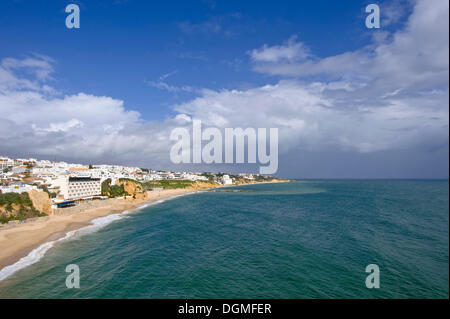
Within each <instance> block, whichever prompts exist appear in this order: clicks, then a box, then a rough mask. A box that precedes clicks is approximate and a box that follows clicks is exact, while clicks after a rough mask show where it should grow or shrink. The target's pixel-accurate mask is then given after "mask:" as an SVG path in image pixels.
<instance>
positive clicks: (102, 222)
mask: <svg viewBox="0 0 450 319" xmlns="http://www.w3.org/2000/svg"><path fill="white" fill-rule="evenodd" d="M189 194H192V193H185V194H181V195H176V196H171V197H167V198H163V199H159V200H156V201H153V202H148V203H145V204H143V205H141V206H139V207H137V208H135V209H130V210H125V211H123V212H121V213H118V214H111V215H107V216H104V217H99V218H96V219H93V220H91V221H90V223H91V224H90V225H88V226H85V227H82V228H79V229H76V230H72V231H69V232H67V233H66V234H65V236H64V237H61V238H59V239H57V240H53V241H48V242H45V243H43V244H42V245H40V246H39V247H37V248H35V249H33V250H32V251H31V252H30V253H29V254H28V255H26V256H25V257H22V258H21V259H20V260H19V261H17V262H16V263H14V264H12V265H9V266H6V267H4V268H3V269H1V270H0V281H2V280H4V279H6V278H7V277H9V276H11V275H13V274H14V273H16V272H17V271H19V270H21V269H23V268H26V267H28V266H30V265H32V264H35V263H37V262H38V261H39V260H41V258H42V257H44V256H45V254H46V253H47V251H48V250H49V249H50V248H52V247H53V246H54V245H55V244H56V243H58V242H62V241H64V240H67V239H73V238H77V237H79V236H82V235H85V234H89V233H92V232H95V231H97V230H99V229H101V228H103V227H105V226H107V225H109V224H111V223H112V222H114V221H116V220H120V219H122V218H124V217H126V215H128V214H130V213H134V212H136V211H139V210H142V209H144V208H146V207H149V206H153V205H156V204H160V203H163V202H165V201H167V200H170V199H174V198H177V197H181V196H184V195H189Z"/></svg>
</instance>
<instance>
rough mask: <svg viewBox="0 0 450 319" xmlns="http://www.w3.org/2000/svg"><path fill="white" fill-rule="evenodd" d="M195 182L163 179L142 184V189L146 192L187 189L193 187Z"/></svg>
mask: <svg viewBox="0 0 450 319" xmlns="http://www.w3.org/2000/svg"><path fill="white" fill-rule="evenodd" d="M194 183H195V182H192V181H188V180H178V179H177V180H173V179H164V180H160V181H151V182H147V183H145V184H144V187H145V188H146V189H148V190H150V189H152V188H164V189H176V188H188V187H191V186H193V185H194Z"/></svg>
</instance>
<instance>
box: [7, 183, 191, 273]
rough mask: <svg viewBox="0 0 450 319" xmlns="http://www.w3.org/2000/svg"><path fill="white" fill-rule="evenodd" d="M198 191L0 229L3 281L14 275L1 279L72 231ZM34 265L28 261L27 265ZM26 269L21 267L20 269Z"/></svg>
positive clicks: (158, 194)
mask: <svg viewBox="0 0 450 319" xmlns="http://www.w3.org/2000/svg"><path fill="white" fill-rule="evenodd" d="M195 192H197V190H193V189H169V190H161V191H152V192H148V194H149V197H148V199H146V200H134V201H128V200H125V199H112V200H109V202H105V203H104V205H101V206H99V207H93V208H88V209H86V210H83V211H80V212H77V213H72V214H64V213H62V214H57V215H51V216H47V217H44V218H38V219H35V220H32V221H29V222H26V223H23V224H18V225H14V226H13V227H8V228H4V229H0V281H1V280H3V279H5V278H6V277H9V275H12V273H13V272H10V273H9V274H7V275H6V276H5V275H4V276H1V274H2V272H4V270H5V269H6V268H8V267H9V266H14V265H15V264H17V263H20V262H26V261H25V260H24V259H26V257H27V256H29V255H30V254H31V253H32V252H34V251H35V250H38V249H39V248H40V247H42V246H43V245H44V244H46V243H51V244H52V245H51V246H53V243H55V242H57V241H59V240H63V239H64V238H65V237H67V235H68V234H69V233H71V232H75V231H78V230H80V229H82V228H84V227H89V226H95V225H94V224H93V222H94V221H95V220H97V219H101V218H102V217H107V216H111V215H116V214H122V213H125V212H128V211H130V210H137V209H139V208H141V207H142V208H144V207H147V206H148V205H151V204H153V203H156V202H158V201H159V200H167V199H171V198H175V197H178V196H180V195H186V194H189V193H195ZM51 246H49V247H48V248H50V247H51ZM48 248H47V249H45V251H46V250H48ZM44 253H45V252H44ZM36 261H37V260H36ZM36 261H34V262H36ZM34 262H31V263H29V262H28V263H27V264H26V265H25V266H28V265H30V264H32V263H34ZM18 266H19V265H18ZM25 266H23V267H20V266H19V267H17V268H18V269H17V270H19V269H22V268H24V267H25ZM17 270H15V271H17ZM15 271H14V272H15ZM2 277H3V278H2Z"/></svg>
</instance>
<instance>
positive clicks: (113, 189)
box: [102, 178, 130, 198]
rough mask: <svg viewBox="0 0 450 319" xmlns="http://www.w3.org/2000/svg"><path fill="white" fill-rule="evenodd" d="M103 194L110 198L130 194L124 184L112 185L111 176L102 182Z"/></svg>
mask: <svg viewBox="0 0 450 319" xmlns="http://www.w3.org/2000/svg"><path fill="white" fill-rule="evenodd" d="M102 195H103V196H108V197H110V198H114V197H121V196H128V195H130V194H128V193H127V192H126V191H125V188H124V186H123V185H111V178H108V179H105V180H104V181H103V183H102Z"/></svg>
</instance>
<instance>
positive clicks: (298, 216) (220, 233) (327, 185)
mask: <svg viewBox="0 0 450 319" xmlns="http://www.w3.org/2000/svg"><path fill="white" fill-rule="evenodd" d="M69 265H75V267H76V268H77V269H78V270H79V272H78V273H79V284H80V286H79V288H68V287H67V285H66V281H67V280H68V278H69V277H68V276H73V275H74V274H75V273H74V272H66V270H67V269H69V270H71V269H73V268H70V267H68V266H69ZM369 265H376V268H377V270H378V271H377V272H376V273H375V272H373V271H369V270H370V269H372V270H373V268H370V267H369V269H368V268H367V267H368V266H369ZM72 267H73V266H72ZM371 267H373V266H371ZM367 269H368V271H369V272H366V270H367ZM69 270H68V271H69ZM374 275H377V278H378V280H379V286H378V287H379V288H376V287H373V285H372V286H370V285H367V280H368V277H369V276H372V277H370V278H372V279H373V278H374V277H373V276H374ZM70 278H73V277H70ZM0 279H1V281H0V298H182V299H186V298H299V299H309V298H326V299H328V298H344V299H347V298H349V299H354V298H449V182H448V180H302V181H296V182H290V183H274V184H257V185H244V186H236V187H229V188H221V189H218V190H217V191H214V192H212V191H205V192H201V193H194V194H189V195H184V196H178V197H176V198H172V199H170V200H161V201H159V202H155V203H153V204H150V205H147V206H145V207H141V208H140V209H137V210H133V211H127V212H124V213H122V214H115V215H110V216H107V217H103V218H99V219H97V220H95V221H94V223H93V225H91V226H88V227H85V228H83V229H81V230H78V231H74V232H70V233H68V234H67V235H66V236H65V237H64V238H63V239H60V240H58V241H55V242H51V243H47V244H45V245H43V246H41V247H39V248H37V249H36V250H34V251H33V252H32V253H30V255H28V256H27V257H25V258H24V259H22V260H21V261H20V262H18V263H16V264H15V265H12V266H10V267H8V268H6V269H3V270H1V271H0ZM372 279H371V280H372ZM69 282H70V280H69ZM72 282H73V281H72ZM369 282H370V280H369ZM371 282H372V283H373V282H374V281H371ZM69 286H70V285H69Z"/></svg>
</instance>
